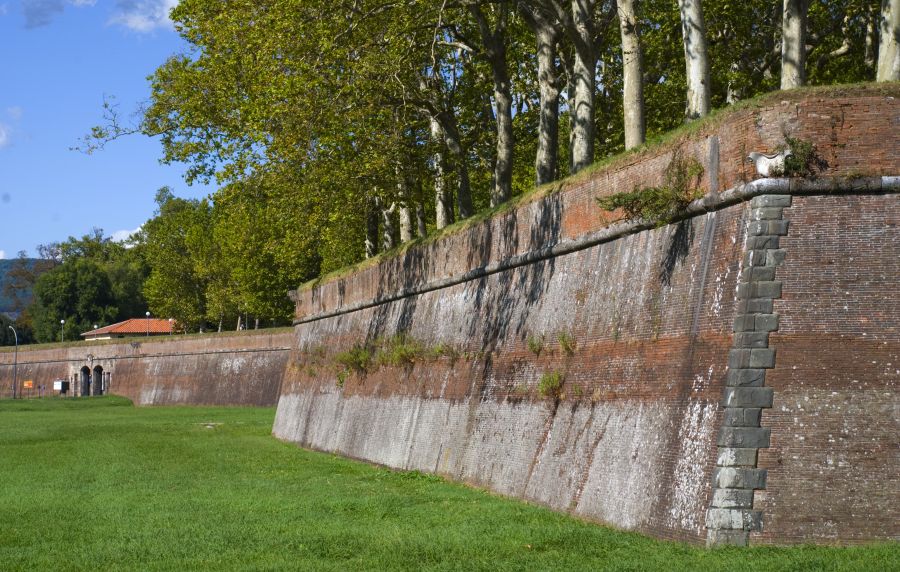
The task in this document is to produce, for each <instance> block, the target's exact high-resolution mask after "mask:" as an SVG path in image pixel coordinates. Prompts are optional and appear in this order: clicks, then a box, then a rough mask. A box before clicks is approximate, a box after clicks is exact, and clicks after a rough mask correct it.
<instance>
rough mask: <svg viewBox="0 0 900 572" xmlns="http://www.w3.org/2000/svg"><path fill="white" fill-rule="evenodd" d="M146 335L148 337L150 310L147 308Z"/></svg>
mask: <svg viewBox="0 0 900 572" xmlns="http://www.w3.org/2000/svg"><path fill="white" fill-rule="evenodd" d="M147 337H148V338H149V337H150V310H147Z"/></svg>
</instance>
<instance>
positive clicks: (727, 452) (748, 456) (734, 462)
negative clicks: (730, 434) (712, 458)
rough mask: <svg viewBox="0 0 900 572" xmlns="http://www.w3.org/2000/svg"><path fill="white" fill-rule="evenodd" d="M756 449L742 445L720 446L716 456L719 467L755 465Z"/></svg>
mask: <svg viewBox="0 0 900 572" xmlns="http://www.w3.org/2000/svg"><path fill="white" fill-rule="evenodd" d="M757 453H758V450H757V449H756V448H755V447H754V448H742V447H720V448H719V455H718V457H716V465H718V466H719V467H756V456H757Z"/></svg>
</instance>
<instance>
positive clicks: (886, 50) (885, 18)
mask: <svg viewBox="0 0 900 572" xmlns="http://www.w3.org/2000/svg"><path fill="white" fill-rule="evenodd" d="M879 21H880V25H879V30H880V35H881V41H880V43H879V44H878V71H877V75H876V79H877V81H898V80H900V0H881V17H880V18H879Z"/></svg>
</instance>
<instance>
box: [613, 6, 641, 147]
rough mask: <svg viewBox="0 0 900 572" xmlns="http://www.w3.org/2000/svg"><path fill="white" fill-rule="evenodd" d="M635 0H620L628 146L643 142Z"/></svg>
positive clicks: (639, 58) (623, 100) (639, 53)
mask: <svg viewBox="0 0 900 572" xmlns="http://www.w3.org/2000/svg"><path fill="white" fill-rule="evenodd" d="M634 4H635V0H618V7H619V29H620V30H621V31H622V62H623V64H624V70H623V71H624V74H623V80H624V81H623V83H624V87H623V90H622V104H623V107H624V112H625V149H633V148H634V147H638V146H640V145H642V144H643V143H644V136H645V132H646V128H645V125H644V64H643V53H642V51H641V36H640V30H638V20H637V16H636V15H635V11H634Z"/></svg>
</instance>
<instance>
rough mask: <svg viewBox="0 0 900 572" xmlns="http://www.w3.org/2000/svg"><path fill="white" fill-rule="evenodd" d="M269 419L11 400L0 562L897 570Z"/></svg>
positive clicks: (25, 566) (89, 566)
mask: <svg viewBox="0 0 900 572" xmlns="http://www.w3.org/2000/svg"><path fill="white" fill-rule="evenodd" d="M273 416H274V410H273V409H250V408H193V407H156V408H135V407H132V406H131V404H130V403H129V402H128V401H126V400H124V399H120V398H115V397H102V398H92V399H79V400H76V399H69V400H60V399H48V400H42V401H36V400H32V401H17V402H12V401H9V400H7V401H2V402H0V570H2V571H9V570H716V571H719V570H741V571H744V570H860V571H875V570H898V569H900V545H898V544H896V543H894V544H881V545H873V546H865V547H853V548H831V547H799V548H751V549H743V550H742V549H722V550H714V551H708V550H705V549H702V548H697V547H691V546H686V545H683V544H678V543H670V542H659V541H655V540H651V539H648V538H644V537H642V536H640V535H637V534H631V533H624V532H620V531H615V530H611V529H609V528H605V527H602V526H598V525H596V524H590V523H586V522H581V521H579V520H576V519H573V518H569V517H566V516H563V515H560V514H556V513H554V512H551V511H549V510H545V509H543V508H540V507H536V506H531V505H528V504H525V503H521V502H516V501H512V500H507V499H504V498H500V497H497V496H495V495H492V494H489V493H486V492H483V491H479V490H473V489H471V488H468V487H465V486H462V485H457V484H452V483H447V482H444V481H442V480H440V479H438V478H435V477H430V476H425V475H421V474H418V473H398V472H393V471H388V470H386V469H382V468H377V467H372V466H370V465H366V464H364V463H358V462H353V461H349V460H345V459H341V458H338V457H334V456H332V455H327V454H322V453H314V452H309V451H304V450H302V449H299V448H297V447H295V446H293V445H290V444H285V443H281V442H279V441H277V440H276V439H274V438H273V437H271V435H270V431H271V427H272V420H273Z"/></svg>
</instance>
